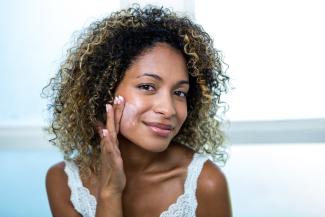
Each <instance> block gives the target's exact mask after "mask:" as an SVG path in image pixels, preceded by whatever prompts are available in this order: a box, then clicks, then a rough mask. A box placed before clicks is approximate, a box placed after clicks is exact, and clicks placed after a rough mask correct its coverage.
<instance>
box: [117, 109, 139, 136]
mask: <svg viewBox="0 0 325 217" xmlns="http://www.w3.org/2000/svg"><path fill="white" fill-rule="evenodd" d="M137 113H138V108H137V106H135V105H133V104H130V103H125V107H124V110H123V114H122V118H121V122H120V131H121V133H122V134H123V133H124V132H126V131H127V130H128V129H132V127H134V126H135V125H136V119H137Z"/></svg>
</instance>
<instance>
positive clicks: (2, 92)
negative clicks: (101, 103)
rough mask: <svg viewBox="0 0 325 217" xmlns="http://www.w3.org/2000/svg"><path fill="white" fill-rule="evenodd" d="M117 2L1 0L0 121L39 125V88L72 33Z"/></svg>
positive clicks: (43, 115) (42, 103)
mask: <svg viewBox="0 0 325 217" xmlns="http://www.w3.org/2000/svg"><path fill="white" fill-rule="evenodd" d="M119 7H120V5H119V0H110V1H104V0H96V1H89V0H78V1H77V0H69V1H64V0H47V1H42V0H29V1H24V0H12V1H1V2H0V29H1V40H0V47H1V49H0V61H1V62H0V77H1V86H0V99H1V104H0V125H5V126H8V125H18V126H20V125H38V126H41V125H44V119H45V118H46V116H47V112H46V104H47V102H46V100H42V99H41V97H40V93H41V90H42V88H43V87H44V86H45V85H46V84H47V82H48V81H49V78H50V77H51V75H53V74H54V73H55V71H56V70H57V68H58V66H59V64H60V62H61V61H62V57H63V56H64V55H65V52H66V49H67V48H69V45H70V43H69V42H70V41H71V38H72V34H73V33H74V32H75V31H79V30H81V29H82V27H84V26H86V25H87V24H89V23H90V22H91V21H94V20H95V19H96V18H99V17H101V16H102V15H104V14H107V13H109V12H110V11H114V10H117V9H119Z"/></svg>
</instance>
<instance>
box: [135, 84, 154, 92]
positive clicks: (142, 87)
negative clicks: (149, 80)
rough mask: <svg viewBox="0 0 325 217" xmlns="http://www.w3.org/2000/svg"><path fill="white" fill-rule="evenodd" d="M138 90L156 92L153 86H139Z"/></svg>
mask: <svg viewBox="0 0 325 217" xmlns="http://www.w3.org/2000/svg"><path fill="white" fill-rule="evenodd" d="M138 88H139V89H141V90H146V91H154V90H155V87H154V86H153V85H152V84H140V85H138Z"/></svg>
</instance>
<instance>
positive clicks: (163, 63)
mask: <svg viewBox="0 0 325 217" xmlns="http://www.w3.org/2000/svg"><path fill="white" fill-rule="evenodd" d="M144 73H154V74H157V75H158V76H159V77H161V78H162V79H163V80H164V81H171V82H173V81H178V80H188V72H187V67H186V62H185V58H184V57H183V55H182V53H181V52H180V51H179V50H177V49H175V48H173V47H171V46H170V45H168V44H166V43H157V44H156V45H155V46H154V47H153V48H150V49H148V50H146V51H145V52H144V53H143V54H141V55H140V56H139V57H137V58H136V59H135V61H134V62H133V63H132V64H131V66H130V67H129V68H128V69H127V70H126V73H125V76H124V79H134V78H138V77H139V76H141V75H143V74H144ZM124 79H123V80H124Z"/></svg>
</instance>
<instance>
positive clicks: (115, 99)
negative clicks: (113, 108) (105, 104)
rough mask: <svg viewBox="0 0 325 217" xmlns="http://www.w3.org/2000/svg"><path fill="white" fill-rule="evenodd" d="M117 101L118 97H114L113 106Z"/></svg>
mask: <svg viewBox="0 0 325 217" xmlns="http://www.w3.org/2000/svg"><path fill="white" fill-rule="evenodd" d="M117 101H118V97H117V96H116V97H114V102H113V103H114V104H118V102H117Z"/></svg>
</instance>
